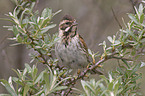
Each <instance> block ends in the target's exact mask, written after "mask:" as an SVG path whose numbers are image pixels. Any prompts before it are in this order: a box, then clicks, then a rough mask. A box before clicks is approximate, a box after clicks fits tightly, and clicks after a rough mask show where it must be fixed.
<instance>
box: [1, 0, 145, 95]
mask: <svg viewBox="0 0 145 96" xmlns="http://www.w3.org/2000/svg"><path fill="white" fill-rule="evenodd" d="M140 1H141V0H39V2H38V3H37V6H36V7H35V10H39V11H42V9H43V8H45V7H49V8H52V9H53V12H56V11H58V10H59V9H61V10H62V12H61V13H59V14H58V15H56V16H55V17H54V18H53V22H54V23H56V24H59V21H60V20H61V18H62V17H63V16H64V15H66V14H70V15H72V16H73V17H74V18H76V20H77V22H78V24H79V25H78V31H79V34H81V35H82V37H83V38H84V40H85V42H86V43H87V46H88V48H90V49H91V50H93V51H95V52H96V51H102V49H101V47H98V44H99V43H100V42H102V41H103V40H107V39H106V38H107V36H112V35H113V34H116V32H117V31H118V30H119V29H120V27H119V25H118V23H117V21H116V20H115V17H116V18H117V19H118V21H119V22H120V24H121V25H122V26H123V22H122V18H124V20H125V22H128V21H129V19H128V16H127V13H134V10H133V5H135V6H138V3H139V2H140ZM14 7H15V5H14V4H13V3H12V2H11V0H0V18H5V15H4V14H7V13H8V12H9V11H13V9H14ZM112 9H113V10H114V13H115V17H114V15H113V12H112ZM4 25H11V23H10V22H7V21H2V20H0V30H1V31H0V79H2V78H4V79H8V77H9V76H10V75H13V76H14V75H15V73H14V72H13V71H12V68H13V69H17V68H18V69H23V67H24V63H26V62H29V60H30V57H29V56H28V53H29V51H30V50H26V48H25V46H24V45H18V46H13V47H12V46H10V44H12V43H14V42H13V41H10V40H8V39H7V38H9V37H12V36H13V35H12V34H13V33H12V32H10V31H7V29H4V28H3V26H4ZM55 32H58V26H57V27H56V28H54V29H52V30H51V34H52V33H55ZM143 58H144V57H143ZM143 58H142V59H143ZM115 65H116V63H115V60H111V61H110V62H109V63H106V64H105V66H104V69H105V70H104V71H105V73H107V72H108V71H109V70H113V69H114V68H115ZM40 67H41V66H40ZM140 71H141V72H142V73H145V71H144V70H143V69H142V70H140ZM140 81H141V91H142V92H143V93H144V94H145V91H144V89H145V82H144V81H145V76H144V74H143V78H142V79H141V80H140ZM4 92H6V91H5V88H4V87H3V86H2V85H0V93H4ZM143 96H145V95H143Z"/></svg>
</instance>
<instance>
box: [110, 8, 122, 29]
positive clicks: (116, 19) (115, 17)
mask: <svg viewBox="0 0 145 96" xmlns="http://www.w3.org/2000/svg"><path fill="white" fill-rule="evenodd" d="M111 10H112V13H113V16H114V18H115V20H116V22H117V23H118V25H119V27H120V29H122V25H121V24H120V22H119V20H118V18H117V16H116V15H115V12H114V10H113V8H111Z"/></svg>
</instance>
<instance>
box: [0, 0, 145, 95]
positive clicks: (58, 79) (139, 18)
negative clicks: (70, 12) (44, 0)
mask: <svg viewBox="0 0 145 96" xmlns="http://www.w3.org/2000/svg"><path fill="white" fill-rule="evenodd" d="M13 2H14V3H15V4H16V7H15V9H14V11H13V12H9V14H8V15H7V16H8V17H9V18H10V19H5V20H8V21H10V22H12V23H13V25H12V26H4V27H6V28H8V30H10V31H13V34H14V37H13V38H9V39H10V40H15V41H16V42H17V43H16V44H13V45H18V44H25V45H27V48H28V49H33V50H34V51H35V52H34V53H31V57H32V60H31V61H30V63H34V62H33V61H37V63H38V64H44V65H45V66H46V68H45V69H44V70H43V71H41V72H40V73H38V70H39V69H38V68H37V66H36V65H35V64H34V65H33V66H32V67H31V66H29V64H25V68H24V70H19V69H17V70H14V71H15V72H16V74H17V77H12V76H10V77H9V79H8V81H7V80H4V79H2V80H0V81H1V84H2V85H3V86H5V88H6V89H7V91H8V93H9V94H0V96H30V95H32V96H47V95H50V96H53V95H54V96H55V95H61V96H69V95H70V94H73V95H79V96H138V95H141V93H140V92H139V85H140V83H137V80H138V79H140V78H141V77H142V74H141V73H139V72H137V71H138V70H139V69H140V68H142V67H143V66H144V65H145V63H144V62H143V61H141V62H138V61H137V60H138V59H139V58H140V56H142V55H144V47H145V44H144V42H145V29H144V27H145V24H144V13H143V11H144V6H143V4H140V5H139V8H136V7H135V11H136V14H128V16H129V18H130V21H129V22H128V23H127V24H125V28H124V29H123V28H122V29H120V30H119V32H118V34H116V35H113V36H112V37H111V36H108V37H107V38H108V40H109V41H110V45H106V42H105V41H103V43H100V44H99V45H101V46H102V47H103V50H104V52H103V53H100V54H98V53H94V52H92V51H91V50H90V49H89V50H88V51H89V55H90V57H92V63H93V66H91V67H89V68H86V69H84V70H83V71H81V72H80V73H78V74H77V75H76V76H73V75H70V74H69V72H68V71H67V70H68V69H66V68H64V67H61V66H59V64H58V60H57V59H56V58H53V57H52V53H53V51H54V45H55V43H56V42H57V40H58V39H59V38H58V37H57V33H56V34H53V35H50V34H49V30H50V29H52V28H54V27H55V26H56V24H53V22H52V21H51V20H52V18H53V17H54V16H55V15H56V14H57V13H59V12H60V11H57V12H55V13H53V12H52V9H50V8H45V9H44V10H43V11H42V13H40V15H39V12H38V11H35V12H34V11H33V8H34V6H35V0H13ZM96 58H99V61H97V62H96V61H95V60H96ZM109 59H117V60H119V61H122V63H121V64H118V66H117V68H116V70H115V71H112V72H108V76H105V75H101V76H100V80H98V81H96V80H95V79H91V80H90V81H85V80H82V79H84V78H85V77H88V75H90V74H88V72H89V70H92V69H94V68H98V67H100V65H102V64H103V63H104V62H106V63H107V61H108V60H109ZM79 80H81V84H82V88H83V90H80V89H77V88H75V87H74V85H75V84H76V82H77V81H79ZM13 83H15V84H14V85H16V86H14V85H13Z"/></svg>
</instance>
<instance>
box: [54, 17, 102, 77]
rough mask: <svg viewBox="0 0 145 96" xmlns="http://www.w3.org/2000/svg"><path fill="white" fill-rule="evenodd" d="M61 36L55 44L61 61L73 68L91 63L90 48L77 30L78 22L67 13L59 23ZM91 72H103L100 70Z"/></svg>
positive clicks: (83, 66)
mask: <svg viewBox="0 0 145 96" xmlns="http://www.w3.org/2000/svg"><path fill="white" fill-rule="evenodd" d="M58 37H59V38H60V39H59V40H58V42H57V43H56V46H55V53H56V56H57V58H58V59H59V62H60V63H61V64H63V65H64V66H66V67H68V68H72V69H80V68H85V67H87V65H88V64H89V63H90V61H89V54H88V48H87V46H86V43H85V42H84V40H83V38H82V37H81V36H80V35H79V34H78V32H77V22H76V20H75V19H74V18H73V17H72V16H70V15H65V16H64V17H63V19H62V20H61V22H60V24H59V35H58ZM91 73H98V74H102V72H99V71H98V70H91Z"/></svg>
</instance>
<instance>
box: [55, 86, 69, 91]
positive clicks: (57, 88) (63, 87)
mask: <svg viewBox="0 0 145 96" xmlns="http://www.w3.org/2000/svg"><path fill="white" fill-rule="evenodd" d="M66 88H68V87H67V86H58V87H56V88H54V89H53V91H52V92H55V91H59V90H63V89H66Z"/></svg>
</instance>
